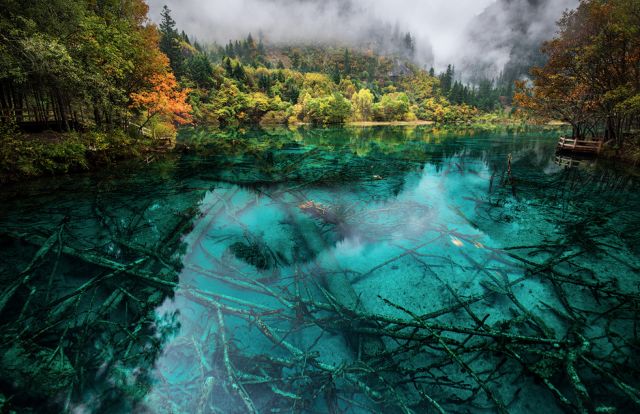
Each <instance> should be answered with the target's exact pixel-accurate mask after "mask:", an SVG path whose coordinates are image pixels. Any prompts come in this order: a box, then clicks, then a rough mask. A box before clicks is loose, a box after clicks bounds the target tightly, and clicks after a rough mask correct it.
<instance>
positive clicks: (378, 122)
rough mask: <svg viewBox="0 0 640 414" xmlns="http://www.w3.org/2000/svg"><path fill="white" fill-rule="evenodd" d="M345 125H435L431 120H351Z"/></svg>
mask: <svg viewBox="0 0 640 414" xmlns="http://www.w3.org/2000/svg"><path fill="white" fill-rule="evenodd" d="M344 125H345V126H361V127H367V126H421V125H435V122H433V121H353V122H347V123H345V124H344Z"/></svg>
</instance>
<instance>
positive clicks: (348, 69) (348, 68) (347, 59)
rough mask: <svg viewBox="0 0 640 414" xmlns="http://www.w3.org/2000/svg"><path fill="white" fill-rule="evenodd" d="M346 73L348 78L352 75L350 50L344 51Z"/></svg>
mask: <svg viewBox="0 0 640 414" xmlns="http://www.w3.org/2000/svg"><path fill="white" fill-rule="evenodd" d="M344 73H345V74H346V75H347V76H348V75H350V74H351V57H350V56H349V49H344Z"/></svg>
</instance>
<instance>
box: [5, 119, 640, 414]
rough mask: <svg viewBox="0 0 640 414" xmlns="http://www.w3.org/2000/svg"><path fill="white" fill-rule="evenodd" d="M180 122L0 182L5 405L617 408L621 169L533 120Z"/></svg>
mask: <svg viewBox="0 0 640 414" xmlns="http://www.w3.org/2000/svg"><path fill="white" fill-rule="evenodd" d="M190 136H193V137H194V138H195V139H196V141H194V142H195V143H194V142H191V143H189V145H190V146H191V148H192V150H190V151H188V152H185V153H184V154H182V155H181V156H179V157H176V158H175V159H170V160H167V161H166V162H160V163H157V164H152V165H149V166H137V165H131V166H123V167H122V168H121V169H120V170H118V171H109V172H106V171H104V172H100V173H93V174H86V175H78V176H70V177H59V178H51V179H42V180H38V181H34V182H32V183H29V184H28V185H22V186H20V188H17V187H14V188H12V187H7V188H3V189H2V192H1V193H0V197H1V198H2V207H0V244H1V247H2V249H1V253H0V283H3V285H4V289H3V292H2V296H1V297H0V312H2V317H1V319H0V320H1V323H2V325H3V326H2V328H3V329H2V334H1V335H2V344H1V346H2V349H3V355H4V356H3V357H2V358H1V359H0V373H1V374H2V375H1V376H0V377H1V385H2V387H1V389H0V394H2V397H3V398H1V399H0V404H2V406H3V410H9V411H10V410H14V411H16V412H51V411H62V412H154V413H155V412H158V413H177V412H197V413H208V412H214V413H244V412H256V413H258V412H305V413H306V412H309V413H313V412H330V413H338V412H347V413H375V412H385V413H387V412H389V413H396V412H404V413H423V412H424V413H429V412H472V413H475V412H503V413H507V412H508V413H534V412H540V411H545V412H550V413H553V412H558V413H561V412H596V411H597V412H636V411H637V410H638V405H640V393H639V392H638V389H639V387H640V384H639V380H638V378H640V376H639V375H638V361H637V359H636V355H637V346H638V339H637V333H636V324H637V319H638V312H637V306H638V301H639V300H640V296H639V294H638V281H639V280H638V275H639V274H638V255H639V254H640V252H639V251H638V247H637V246H638V228H639V226H638V225H639V224H640V223H638V222H639V221H640V219H639V218H638V217H637V211H638V208H639V207H640V193H639V192H638V190H639V189H638V183H637V179H636V177H635V176H634V175H633V174H630V173H628V172H625V171H620V170H619V169H617V168H615V166H611V165H607V164H605V163H602V162H600V161H598V162H591V163H582V164H580V165H577V166H570V167H566V162H558V160H557V159H556V156H555V153H554V144H555V142H554V140H553V137H552V134H551V136H549V137H548V136H547V135H546V134H545V133H539V132H535V133H528V132H523V131H520V132H513V133H505V132H493V133H474V134H469V133H458V134H456V133H450V134H446V135H438V134H434V132H433V131H430V130H429V129H427V128H416V129H403V128H364V129H355V128H352V129H349V128H346V129H343V128H336V129H326V130H323V129H308V130H301V131H298V132H296V133H291V132H288V131H287V132H282V133H271V136H270V139H269V140H268V141H265V140H264V136H265V135H264V133H263V132H254V131H250V132H248V133H246V134H245V135H244V136H240V137H237V139H240V140H245V141H246V142H248V143H249V144H247V145H248V146H249V145H251V147H248V148H249V150H247V151H244V153H243V154H244V155H243V154H238V155H235V156H231V155H228V156H221V155H216V154H215V152H211V151H208V149H207V148H208V146H209V145H210V144H209V141H210V142H211V145H214V146H215V141H216V135H214V134H210V133H207V132H203V131H193V132H192V131H186V132H184V136H183V137H182V139H184V140H186V141H187V142H188V139H189V138H190ZM234 139H236V138H235V137H234Z"/></svg>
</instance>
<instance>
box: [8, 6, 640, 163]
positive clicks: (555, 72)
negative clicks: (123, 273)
mask: <svg viewBox="0 0 640 414" xmlns="http://www.w3.org/2000/svg"><path fill="white" fill-rule="evenodd" d="M571 1H572V0H566V2H563V3H561V4H560V3H558V4H555V5H554V4H552V3H551V2H549V1H543V0H501V1H500V2H498V3H496V5H493V6H491V7H488V8H487V9H486V10H485V12H483V13H482V14H480V15H478V16H477V17H476V18H475V19H474V20H473V21H472V23H471V26H470V27H468V28H467V29H466V30H467V35H466V36H472V37H473V39H474V40H473V42H472V43H471V46H470V48H471V49H474V50H481V49H482V44H486V45H487V50H488V51H490V52H491V51H495V50H497V49H501V50H503V51H506V52H507V53H506V56H507V59H506V60H505V59H504V56H503V57H502V58H498V57H496V56H494V57H495V62H493V69H491V70H488V71H487V68H488V66H487V58H490V57H491V56H488V57H484V58H482V59H480V58H478V59H477V61H476V62H475V64H468V63H469V62H466V63H463V64H462V65H460V66H455V65H453V64H449V65H445V66H444V69H443V70H438V71H436V70H434V69H433V68H431V67H430V66H425V65H424V61H423V60H421V59H422V57H421V56H422V55H421V53H422V52H420V50H423V49H424V48H425V46H424V45H423V43H422V40H421V39H422V37H421V36H420V35H417V34H416V33H414V32H412V31H411V30H409V26H407V27H405V26H402V25H398V24H396V25H395V26H390V25H388V24H382V23H381V25H382V26H381V28H380V30H373V29H372V30H368V31H367V32H366V33H369V35H370V37H369V38H368V41H363V40H362V39H360V41H359V42H355V43H354V42H352V43H348V42H346V43H345V42H340V41H336V42H334V43H332V42H328V41H326V40H325V41H318V42H308V41H305V42H271V41H269V40H268V37H266V36H264V33H263V32H258V33H247V34H246V35H245V36H243V37H242V38H239V39H232V40H230V41H228V42H226V43H222V44H218V43H216V42H211V41H204V40H201V39H198V38H195V37H194V36H191V35H189V34H187V33H186V31H188V30H190V29H191V28H190V27H189V26H188V22H187V24H186V25H184V26H183V25H182V24H181V23H180V22H177V21H176V20H175V19H174V17H173V12H172V11H171V10H170V9H169V8H168V7H166V6H165V7H164V8H163V9H162V12H161V15H160V19H159V21H158V24H157V25H156V24H154V23H153V22H151V21H150V20H149V18H148V12H149V10H148V6H147V3H146V2H145V1H144V0H100V1H95V0H81V1H75V2H67V1H62V0H52V1H47V2H45V1H42V0H27V1H15V0H2V1H1V4H2V10H3V14H2V16H0V119H1V121H2V131H0V132H2V134H1V135H2V136H3V137H4V138H3V139H4V144H3V147H2V151H1V152H0V160H1V161H2V164H3V165H5V167H3V169H9V170H11V169H15V168H18V169H22V170H25V171H29V172H31V171H32V170H33V169H34V168H32V167H31V166H26V167H25V166H23V165H22V164H24V162H23V161H21V160H28V159H29V158H33V157H37V156H38V155H37V154H36V153H37V152H38V151H35V150H34V149H33V146H32V145H27V144H25V142H26V141H24V140H22V139H20V138H19V137H18V135H17V134H16V132H15V131H16V127H17V128H18V129H19V130H21V131H23V132H34V131H40V132H42V131H47V130H55V131H59V132H60V131H76V132H80V133H92V134H94V135H90V138H88V139H87V138H82V137H81V139H79V140H75V141H72V140H69V139H68V138H56V139H55V140H54V141H55V142H56V143H59V142H61V141H63V142H67V141H68V142H69V143H73V145H75V147H73V148H75V149H74V151H75V152H74V153H75V154H76V155H77V157H78V159H79V161H78V162H77V163H76V164H77V165H80V166H84V165H85V164H86V162H85V161H84V158H85V155H83V151H84V152H87V151H91V152H92V153H94V152H95V151H97V150H100V149H102V150H104V151H110V150H111V148H114V147H118V148H120V149H121V150H122V149H126V148H129V147H131V145H130V144H131V142H132V141H131V140H130V139H129V138H127V136H129V137H131V136H135V137H146V138H150V139H153V140H156V141H155V142H163V143H166V142H173V140H174V138H175V136H176V130H177V127H178V126H179V125H183V124H188V123H196V124H199V125H212V126H216V127H228V126H238V125H258V124H261V125H275V124H280V125H284V124H288V125H297V124H315V125H327V124H340V123H345V122H416V121H426V122H434V123H446V124H465V125H466V124H473V123H487V122H496V121H499V122H503V123H506V122H523V120H524V119H526V118H525V117H527V116H530V115H534V116H535V120H536V121H537V120H542V121H564V122H567V123H570V124H571V125H572V126H573V128H574V134H575V135H576V136H584V135H596V136H598V135H604V136H605V137H606V138H607V139H608V140H609V141H612V142H615V143H616V144H618V145H621V144H622V142H623V141H624V139H625V137H626V136H629V135H630V133H631V132H632V131H633V129H634V128H636V127H637V123H638V107H639V106H640V105H639V104H638V90H639V87H638V84H639V82H640V81H639V80H638V79H639V75H638V74H639V72H640V70H639V69H638V64H639V63H638V61H639V58H638V55H639V52H638V49H639V47H638V36H639V35H638V27H640V21H639V18H638V7H640V6H639V5H638V2H637V1H634V0H610V1H604V0H583V1H581V2H580V3H579V7H578V8H577V9H575V10H573V11H568V12H567V13H565V15H564V17H562V19H561V20H560V22H559V32H558V35H557V37H556V38H555V39H553V40H550V41H548V42H547V43H546V44H545V45H544V48H543V49H542V50H541V51H540V52H537V51H536V47H537V44H538V43H539V42H540V41H541V40H542V39H543V34H542V33H543V32H544V30H542V29H541V27H547V26H548V21H549V18H548V15H549V14H554V13H556V12H557V10H558V9H559V7H562V5H564V4H565V3H566V4H567V5H568V4H570V2H571ZM294 3H295V2H294ZM296 4H297V3H296ZM331 5H333V3H331V4H328V5H327V7H329V6H331ZM498 6H500V7H498ZM354 7H355V6H354ZM499 9H502V10H501V11H499ZM341 10H342V9H341ZM357 10H359V9H357V8H356V9H354V8H353V7H351V8H347V9H345V10H343V11H341V13H342V12H344V13H346V15H345V16H351V15H353V14H354V13H355V12H356V11H357ZM529 17H530V18H531V19H533V21H529V20H528V18H529ZM536 21H539V22H540V24H534V23H535V22H536ZM487 22H489V23H487ZM501 23H504V24H506V25H507V26H508V31H509V32H510V33H513V36H512V38H506V37H504V36H503V35H502V34H501V33H503V31H502V29H494V30H489V31H487V32H482V30H480V28H483V27H484V28H486V27H492V26H494V27H497V26H500V25H501ZM291 30H294V31H295V29H294V28H292V29H291ZM461 30H462V29H461ZM480 43H482V44H480ZM426 47H427V48H428V46H426ZM496 48H497V49H496ZM465 55H466V56H471V55H472V54H470V52H468V51H467V52H465ZM421 62H423V63H421ZM504 62H506V63H504ZM502 64H504V65H503V66H501V65H502ZM534 64H535V65H536V66H537V67H536V68H535V69H534V70H533V71H532V72H531V74H530V75H529V74H527V73H525V72H527V70H528V68H529V67H530V66H532V65H534ZM461 68H462V69H461ZM500 68H502V69H501V70H500ZM529 76H532V78H529ZM529 79H531V80H532V82H531V83H529ZM470 80H471V81H470ZM516 81H518V82H519V84H518V90H517V94H516V98H517V99H516V102H515V105H514V102H513V97H514V87H515V82H516ZM518 109H521V110H518ZM523 115H524V117H523ZM107 132H108V134H106V133H107ZM95 133H101V134H103V135H95ZM104 134H106V135H104ZM157 138H161V139H160V140H157ZM136 142H138V141H136ZM136 142H134V144H135V143H136ZM151 145H155V144H153V143H151ZM163 145H164V144H163ZM34 151H35V152H34ZM104 151H103V152H104ZM136 151H137V150H135V151H133V150H131V151H128V152H136ZM45 152H46V151H45ZM60 152H62V153H64V154H67V153H68V152H69V148H67V147H64V146H62V147H60V148H58V149H56V150H55V151H53V153H54V154H56V153H60ZM72 152H73V151H72ZM125 152H127V151H125ZM15 154H22V155H20V156H16V155H15ZM66 156H67V155H65V157H66ZM50 157H51V156H46V157H44V158H45V160H44V161H43V162H44V165H45V167H44V168H45V169H51V168H50V167H49V165H50V163H49V162H48V161H47V159H48V158H50ZM16 160H17V161H16ZM25 162H26V163H27V164H28V163H29V162H28V161H25ZM7 165H9V167H7ZM35 169H36V170H37V169H38V168H35ZM63 170H64V171H66V170H67V166H65V167H64V169H63Z"/></svg>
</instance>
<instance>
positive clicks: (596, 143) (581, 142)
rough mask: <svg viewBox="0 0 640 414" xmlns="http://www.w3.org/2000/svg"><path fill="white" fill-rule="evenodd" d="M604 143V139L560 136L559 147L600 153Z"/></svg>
mask: <svg viewBox="0 0 640 414" xmlns="http://www.w3.org/2000/svg"><path fill="white" fill-rule="evenodd" d="M603 145H604V140H602V139H598V140H586V139H577V138H567V137H560V140H559V141H558V148H559V149H563V150H569V151H575V152H590V153H596V154H597V153H599V152H600V151H601V150H602V146H603Z"/></svg>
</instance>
